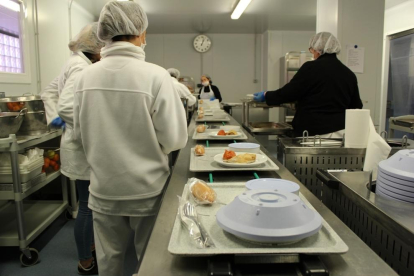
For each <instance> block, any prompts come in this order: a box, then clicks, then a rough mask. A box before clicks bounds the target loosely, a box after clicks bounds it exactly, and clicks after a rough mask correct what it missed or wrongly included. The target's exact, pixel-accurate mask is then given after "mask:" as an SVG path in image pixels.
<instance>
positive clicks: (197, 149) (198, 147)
mask: <svg viewBox="0 0 414 276" xmlns="http://www.w3.org/2000/svg"><path fill="white" fill-rule="evenodd" d="M194 152H195V154H196V155H197V156H201V155H204V153H206V149H205V148H204V147H203V146H202V145H196V146H195V148H194Z"/></svg>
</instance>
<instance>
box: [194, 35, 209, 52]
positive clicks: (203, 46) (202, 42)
mask: <svg viewBox="0 0 414 276" xmlns="http://www.w3.org/2000/svg"><path fill="white" fill-rule="evenodd" d="M210 47H211V40H210V38H209V37H208V36H206V35H198V36H197V37H196V38H195V39H194V49H195V50H196V51H197V52H200V53H205V52H207V51H208V50H209V49H210Z"/></svg>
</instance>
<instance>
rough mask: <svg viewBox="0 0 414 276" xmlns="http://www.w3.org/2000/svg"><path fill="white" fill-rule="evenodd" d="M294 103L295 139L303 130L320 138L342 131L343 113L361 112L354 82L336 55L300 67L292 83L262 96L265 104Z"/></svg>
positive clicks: (325, 55)
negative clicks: (354, 110) (349, 111)
mask: <svg viewBox="0 0 414 276" xmlns="http://www.w3.org/2000/svg"><path fill="white" fill-rule="evenodd" d="M291 102H297V104H296V115H295V118H294V119H293V122H292V126H293V129H294V132H295V135H296V136H302V133H303V131H304V130H307V131H309V135H312V136H313V135H322V134H327V133H331V132H335V131H338V130H342V129H344V128H345V110H346V109H361V108H362V101H361V98H360V97H359V90H358V82H357V78H356V76H355V74H354V73H353V72H352V71H351V70H349V68H348V67H346V66H345V65H344V64H342V62H341V61H340V60H338V58H337V57H336V54H324V55H322V56H320V57H319V58H318V59H316V60H315V61H309V62H306V63H304V64H303V65H302V67H301V68H300V69H299V71H298V72H297V73H296V75H295V76H294V77H293V78H292V80H291V81H290V82H289V83H288V84H286V85H285V86H283V87H282V88H280V89H278V90H276V91H269V92H267V93H266V103H267V104H268V105H279V104H282V103H291Z"/></svg>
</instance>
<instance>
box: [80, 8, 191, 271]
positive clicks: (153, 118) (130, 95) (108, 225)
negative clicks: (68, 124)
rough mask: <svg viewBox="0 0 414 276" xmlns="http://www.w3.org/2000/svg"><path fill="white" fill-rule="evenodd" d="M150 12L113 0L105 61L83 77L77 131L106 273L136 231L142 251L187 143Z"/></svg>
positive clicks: (105, 28)
mask: <svg viewBox="0 0 414 276" xmlns="http://www.w3.org/2000/svg"><path fill="white" fill-rule="evenodd" d="M147 27H148V20H147V15H146V13H145V12H144V10H143V9H142V8H141V6H140V5H138V4H137V3H135V2H133V1H126V2H115V1H112V2H108V3H107V4H106V5H105V6H104V8H103V9H102V11H101V14H100V17H99V25H98V37H99V39H100V40H102V41H104V42H105V47H104V48H102V51H101V56H102V60H101V61H100V62H98V63H96V64H93V65H91V66H89V67H88V68H86V69H85V70H84V71H83V72H82V73H81V75H80V77H79V78H78V79H77V81H76V84H75V90H74V91H75V100H74V123H75V124H74V132H75V134H76V137H77V138H78V139H81V141H82V145H83V148H84V150H85V153H86V158H87V160H88V163H89V165H90V166H91V185H90V187H89V191H90V196H89V208H91V209H92V211H93V225H94V231H95V244H96V255H97V259H98V263H99V275H100V276H115V275H116V276H119V275H123V263H124V255H125V251H126V249H127V247H128V242H129V237H130V235H129V234H130V233H131V231H134V232H135V250H136V253H137V257H138V258H140V255H141V251H142V245H143V244H144V243H145V242H146V240H147V239H148V237H149V234H150V232H151V231H152V225H153V223H154V218H155V215H156V213H157V211H158V208H159V204H160V198H161V193H162V191H163V189H164V186H165V183H166V181H167V179H168V177H169V175H170V169H169V163H168V154H169V153H170V152H172V151H175V150H178V149H181V148H183V147H184V146H185V145H186V143H187V137H188V134H187V122H186V116H185V111H184V108H183V106H182V103H181V100H180V97H179V96H178V94H177V93H175V92H174V91H175V90H174V89H175V88H174V84H173V82H172V80H171V76H170V74H169V73H168V72H167V70H165V69H164V68H162V67H160V66H157V65H155V64H152V63H148V62H146V61H145V51H144V47H145V45H146V39H145V35H146V29H147Z"/></svg>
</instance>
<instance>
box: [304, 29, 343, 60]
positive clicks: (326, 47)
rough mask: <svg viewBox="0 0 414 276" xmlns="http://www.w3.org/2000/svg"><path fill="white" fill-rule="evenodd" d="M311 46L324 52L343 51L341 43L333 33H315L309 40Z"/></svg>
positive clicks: (335, 52)
mask: <svg viewBox="0 0 414 276" xmlns="http://www.w3.org/2000/svg"><path fill="white" fill-rule="evenodd" d="M309 47H310V48H312V49H314V50H315V51H317V52H318V53H320V54H321V55H323V54H338V53H339V52H340V51H341V43H339V40H338V39H337V38H336V37H335V36H334V35H333V34H331V33H328V32H320V33H317V34H316V35H314V36H313V37H312V38H311V39H310V41H309Z"/></svg>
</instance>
